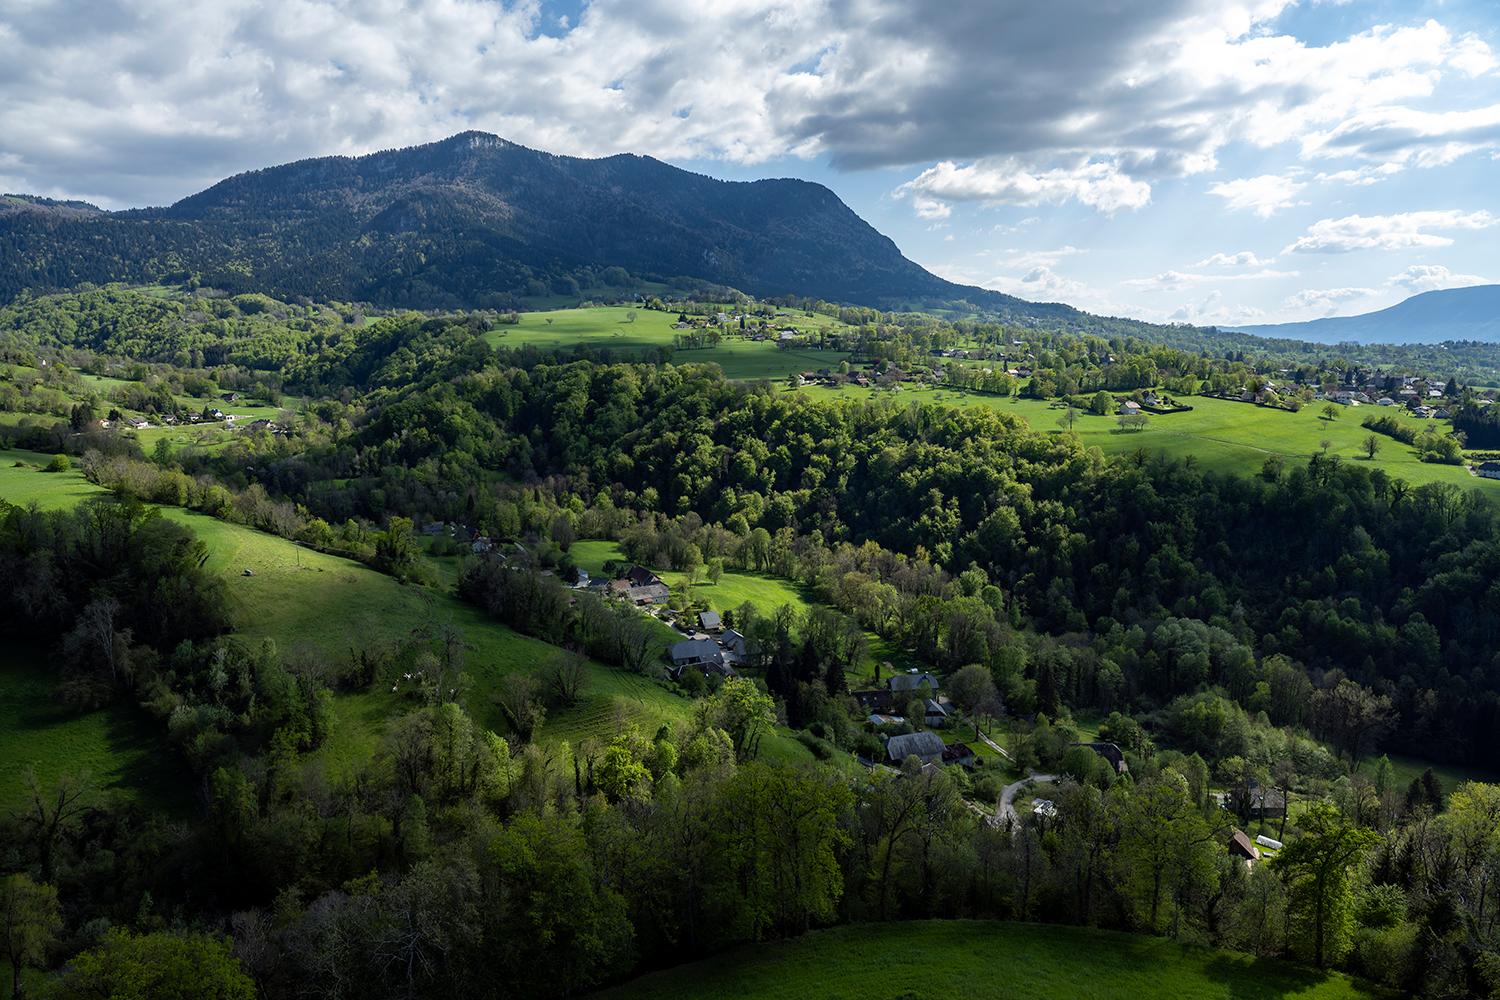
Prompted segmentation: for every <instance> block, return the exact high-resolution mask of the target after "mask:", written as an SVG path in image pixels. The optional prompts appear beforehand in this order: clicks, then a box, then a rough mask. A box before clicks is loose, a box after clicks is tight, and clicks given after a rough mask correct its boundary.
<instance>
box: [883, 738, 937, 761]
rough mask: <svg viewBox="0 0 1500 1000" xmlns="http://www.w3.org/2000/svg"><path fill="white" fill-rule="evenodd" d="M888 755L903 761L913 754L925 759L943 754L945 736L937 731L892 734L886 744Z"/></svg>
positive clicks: (892, 758)
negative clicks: (902, 734) (900, 734)
mask: <svg viewBox="0 0 1500 1000" xmlns="http://www.w3.org/2000/svg"><path fill="white" fill-rule="evenodd" d="M885 753H886V756H887V757H889V758H890V759H891V760H894V761H903V760H905V759H906V758H908V757H911V756H913V755H915V756H917V757H921V758H923V759H924V760H928V759H932V758H934V757H941V756H942V755H943V738H942V737H941V736H939V735H938V734H937V733H907V734H906V735H904V736H892V737H891V738H890V739H889V740H887V741H886V744H885Z"/></svg>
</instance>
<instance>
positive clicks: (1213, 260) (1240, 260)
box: [1192, 250, 1276, 267]
mask: <svg viewBox="0 0 1500 1000" xmlns="http://www.w3.org/2000/svg"><path fill="white" fill-rule="evenodd" d="M1275 259H1276V258H1275V257H1271V258H1269V259H1266V258H1262V257H1257V256H1256V255H1255V252H1254V251H1253V250H1241V251H1240V252H1239V253H1215V254H1210V255H1209V256H1207V257H1204V258H1203V259H1202V260H1200V261H1198V262H1197V263H1195V264H1193V265H1192V266H1193V267H1265V266H1266V265H1267V264H1270V263H1271V262H1272V261H1274V260H1275Z"/></svg>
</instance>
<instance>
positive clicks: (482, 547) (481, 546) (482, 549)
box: [469, 535, 495, 556]
mask: <svg viewBox="0 0 1500 1000" xmlns="http://www.w3.org/2000/svg"><path fill="white" fill-rule="evenodd" d="M494 547H495V543H494V542H493V541H491V540H490V536H488V535H480V536H479V537H478V538H476V539H474V541H473V542H472V543H470V545H469V551H470V552H473V553H474V554H475V555H476V556H482V555H484V554H485V553H486V552H488V551H489V550H490V549H493V548H494Z"/></svg>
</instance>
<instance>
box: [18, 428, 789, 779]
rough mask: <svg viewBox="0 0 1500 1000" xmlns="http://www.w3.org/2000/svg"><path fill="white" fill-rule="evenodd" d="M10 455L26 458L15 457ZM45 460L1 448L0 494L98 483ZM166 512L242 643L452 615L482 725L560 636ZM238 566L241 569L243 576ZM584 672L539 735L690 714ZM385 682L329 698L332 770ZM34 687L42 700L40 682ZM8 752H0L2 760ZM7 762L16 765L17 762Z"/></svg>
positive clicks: (369, 718) (363, 726)
mask: <svg viewBox="0 0 1500 1000" xmlns="http://www.w3.org/2000/svg"><path fill="white" fill-rule="evenodd" d="M17 461H20V462H24V463H27V464H26V465H25V466H23V467H18V466H16V465H15V463H16V462H17ZM46 461H47V456H45V455H38V454H35V453H31V452H20V451H6V452H0V498H4V499H6V500H9V501H11V502H12V503H24V502H28V501H31V500H35V501H37V502H38V503H39V504H40V505H41V506H43V507H46V508H61V507H66V506H70V505H72V504H75V503H77V502H78V501H79V500H82V499H84V498H86V497H88V496H91V495H95V494H98V493H101V492H102V491H101V490H100V489H99V488H98V487H96V486H93V485H92V484H90V483H88V482H87V481H85V480H84V479H83V477H82V475H81V474H80V473H79V472H77V471H76V470H70V471H68V472H61V473H44V472H40V471H38V468H37V467H38V466H40V465H42V464H45V462H46ZM163 514H164V516H166V517H169V518H171V519H172V520H174V521H177V522H179V523H181V524H183V525H185V526H186V527H188V528H190V529H191V530H192V531H193V532H194V533H195V534H196V535H197V536H198V537H199V538H200V539H201V540H202V541H203V542H204V544H205V545H207V546H208V550H209V562H208V567H209V569H211V570H213V571H215V572H219V573H222V574H224V576H225V578H226V584H227V587H228V591H229V599H230V601H231V615H232V618H233V620H234V622H235V626H236V628H235V634H236V635H237V636H238V637H239V638H241V639H242V640H244V641H246V642H248V643H259V642H261V641H265V640H269V641H271V642H274V643H275V644H276V647H277V649H278V650H280V652H281V654H282V656H283V658H284V659H285V660H287V661H288V662H298V661H300V662H315V661H319V660H321V661H323V662H325V663H326V662H336V661H339V660H345V659H347V658H348V657H350V656H351V655H352V654H353V653H354V652H355V651H357V650H359V649H366V648H370V647H372V646H374V645H377V644H383V643H384V644H396V643H400V642H401V641H403V640H406V639H409V638H411V637H412V636H413V635H414V634H415V633H417V632H418V631H420V630H422V629H426V628H433V627H436V626H440V625H443V624H449V623H451V624H453V625H456V626H457V627H458V628H459V629H460V630H461V631H462V632H463V635H464V638H465V641H466V642H467V643H468V645H469V650H468V652H467V664H466V666H467V669H468V672H469V675H470V678H471V680H472V681H473V686H472V688H471V689H470V690H469V692H468V696H467V699H466V705H465V707H466V708H467V709H468V710H469V712H470V713H471V714H473V715H474V717H475V718H476V719H477V720H478V721H479V722H480V723H481V724H483V725H485V726H487V727H488V728H490V729H493V730H495V731H497V732H503V731H504V730H505V728H506V727H505V725H504V720H503V717H502V715H501V712H500V709H499V708H498V706H497V705H496V704H495V701H494V695H495V693H496V691H497V690H498V688H499V685H500V681H501V678H503V677H504V676H506V675H507V674H511V673H535V672H536V671H538V670H539V669H541V667H543V666H544V665H545V664H546V663H548V662H549V661H550V660H552V659H554V658H556V657H559V656H561V655H562V651H561V650H560V649H558V648H557V647H555V646H551V645H549V644H547V643H545V642H542V641H540V640H537V639H533V638H530V637H529V636H524V635H521V634H520V633H518V632H515V631H513V630H512V629H509V628H507V627H505V626H504V625H501V624H499V623H498V622H495V621H493V620H492V619H490V618H489V617H488V616H486V615H485V614H483V612H481V611H479V610H478V609H476V608H474V607H472V606H470V605H468V604H466V603H464V602H462V601H460V600H458V599H457V598H455V597H453V596H451V595H450V594H447V593H443V592H439V591H437V590H431V589H427V588H422V587H414V586H404V585H402V584H400V583H398V582H397V581H396V580H395V579H393V578H391V577H389V576H386V575H384V574H383V573H379V572H376V571H375V570H373V569H371V568H369V567H368V566H364V565H362V564H360V563H357V562H354V561H352V560H349V559H344V558H341V557H339V556H333V555H328V554H325V553H321V552H315V551H313V550H311V549H307V548H303V547H302V546H299V545H296V544H294V543H292V542H290V541H288V540H286V539H284V538H279V537H277V536H275V535H268V534H265V533H263V532H259V531H256V530H254V529H253V528H247V527H244V526H241V525H235V524H228V523H226V522H223V521H218V520H215V519H214V518H211V517H208V516H206V515H203V514H197V513H194V512H192V511H187V510H182V509H180V508H171V507H168V508H163ZM247 569H248V570H250V572H251V575H250V576H246V575H244V571H245V570H247ZM588 671H589V680H588V684H587V687H586V689H585V695H584V698H583V700H582V702H581V703H580V704H579V705H578V706H576V707H574V708H572V709H569V710H567V711H565V712H559V713H556V714H555V715H553V716H551V717H549V718H548V719H547V720H546V722H545V723H544V725H543V727H542V729H541V731H540V733H539V738H540V739H541V740H542V741H543V742H545V743H548V744H558V743H561V742H562V741H567V742H568V743H570V744H571V745H574V746H576V745H577V744H578V743H579V742H580V741H581V740H584V739H588V738H607V737H608V736H610V735H612V734H614V733H615V732H618V731H619V730H620V729H621V728H622V727H623V726H625V725H632V724H633V725H636V726H638V727H639V728H640V729H642V730H643V731H645V732H647V733H648V734H649V733H654V732H655V731H656V729H657V728H658V727H659V726H661V725H662V724H663V723H670V724H672V725H673V726H674V727H675V728H676V729H677V730H678V731H681V730H682V729H683V728H684V727H685V726H686V725H687V724H688V723H689V721H690V720H691V718H692V712H693V704H692V702H691V701H689V700H688V699H685V698H682V697H679V696H677V695H675V694H673V693H672V692H671V691H668V690H667V689H665V688H663V687H662V686H661V685H659V684H657V683H655V682H653V681H651V680H648V679H646V678H644V677H640V676H637V675H635V674H630V673H626V672H625V671H621V670H616V669H613V668H611V667H608V666H605V665H603V664H600V663H594V662H590V663H589V664H588ZM389 684H390V679H389V678H387V679H386V682H385V684H379V683H377V684H376V685H375V687H374V689H373V690H371V691H366V692H360V693H356V694H345V695H341V696H340V697H339V698H338V700H337V702H336V708H337V712H338V719H339V724H338V725H337V726H336V728H335V732H334V735H333V736H332V738H331V739H330V741H329V743H328V744H327V745H326V746H325V747H324V748H322V749H321V750H320V751H319V757H320V759H322V760H323V761H324V762H325V763H327V764H328V765H329V766H330V768H331V769H333V770H334V771H335V772H339V773H347V771H348V770H349V769H350V768H351V767H352V766H353V765H354V764H355V763H356V762H358V761H360V760H363V759H367V758H368V757H369V756H370V755H371V754H372V753H373V752H374V750H375V747H376V746H377V744H378V743H379V739H380V734H381V731H382V728H383V726H384V723H385V720H387V719H388V718H389V717H391V716H393V715H395V714H397V713H398V712H400V711H404V710H406V709H409V708H410V707H412V705H414V704H415V703H414V702H413V701H411V700H409V698H408V697H407V696H406V695H403V694H399V693H398V694H392V693H391V691H390V688H389ZM37 693H39V694H42V695H45V696H46V699H45V700H46V701H48V702H50V692H49V691H39V692H37ZM79 725H83V723H82V722H79ZM81 738H82V737H80V739H81ZM762 746H763V748H764V752H765V754H766V756H768V757H772V758H776V759H786V760H808V759H811V754H810V752H809V751H807V750H806V748H804V747H803V746H802V745H801V744H800V743H798V742H796V740H794V739H792V738H791V737H790V736H788V735H786V734H785V733H779V734H776V735H774V736H773V737H772V738H770V739H768V740H766V741H765V742H764V743H763V744H762ZM8 759H9V758H7V757H5V756H3V755H0V760H8ZM10 770H11V769H9V768H7V767H0V771H5V772H7V773H8V772H9V771H10ZM15 770H16V773H17V774H19V767H18V768H16V769H15Z"/></svg>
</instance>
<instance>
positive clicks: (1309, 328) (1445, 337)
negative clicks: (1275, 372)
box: [1238, 285, 1500, 344]
mask: <svg viewBox="0 0 1500 1000" xmlns="http://www.w3.org/2000/svg"><path fill="white" fill-rule="evenodd" d="M1238 330H1239V332H1241V333H1249V334H1254V335H1255V336H1258V337H1279V338H1286V339H1295V340H1310V341H1314V342H1316V343H1320V344H1339V343H1356V344H1375V343H1380V344H1437V343H1442V342H1443V341H1463V340H1470V341H1472V340H1477V341H1486V342H1494V341H1500V285H1475V286H1473V287H1470V288H1446V289H1441V290H1439V291H1434V292H1423V293H1422V294H1420V295H1413V296H1412V297H1411V298H1409V299H1406V300H1404V301H1402V302H1398V303H1396V304H1395V305H1393V306H1391V307H1390V308H1388V309H1381V310H1379V311H1378V312H1371V313H1362V314H1361V315H1358V316H1329V317H1326V318H1324V319H1314V320H1308V321H1306V322H1303V323H1275V324H1270V325H1265V326H1243V327H1239V328H1238Z"/></svg>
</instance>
